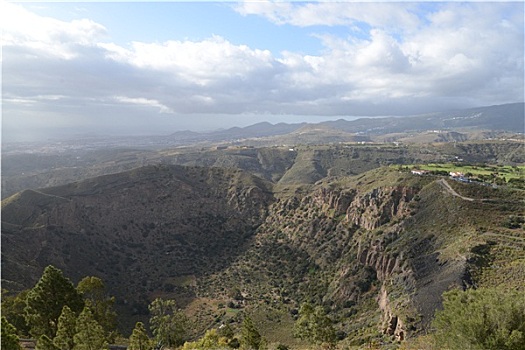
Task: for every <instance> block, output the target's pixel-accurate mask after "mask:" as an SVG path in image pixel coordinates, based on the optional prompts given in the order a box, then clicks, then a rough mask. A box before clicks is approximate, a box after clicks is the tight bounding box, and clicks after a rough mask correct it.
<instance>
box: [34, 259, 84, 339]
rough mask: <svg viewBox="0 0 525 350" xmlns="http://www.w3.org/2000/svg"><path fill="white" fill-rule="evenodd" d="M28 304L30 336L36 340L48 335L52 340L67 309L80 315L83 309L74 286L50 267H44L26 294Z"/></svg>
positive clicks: (57, 270)
mask: <svg viewBox="0 0 525 350" xmlns="http://www.w3.org/2000/svg"><path fill="white" fill-rule="evenodd" d="M26 303H27V305H26V308H25V317H26V320H27V323H28V324H29V326H30V327H31V330H30V333H31V335H32V336H33V337H36V338H39V337H40V336H41V335H47V336H48V337H49V338H50V339H53V338H54V337H55V335H56V332H57V325H58V318H59V317H60V314H61V313H62V308H63V307H64V306H66V305H67V306H68V307H69V308H70V309H71V310H72V311H73V312H75V313H77V314H78V313H80V312H81V311H82V308H83V307H84V301H83V300H82V296H81V295H80V294H79V293H78V292H77V290H76V289H75V287H74V286H73V283H71V281H70V280H69V279H68V278H66V277H64V275H63V274H62V271H61V270H59V269H57V268H56V267H54V266H51V265H50V266H48V267H46V268H45V270H44V273H43V274H42V277H41V278H40V280H39V281H38V282H37V284H36V285H35V287H34V288H33V289H31V290H30V291H29V292H28V293H27V298H26Z"/></svg>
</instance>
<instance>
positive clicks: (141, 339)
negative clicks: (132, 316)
mask: <svg viewBox="0 0 525 350" xmlns="http://www.w3.org/2000/svg"><path fill="white" fill-rule="evenodd" d="M128 349H129V350H153V341H152V340H151V339H150V338H149V337H148V333H147V332H146V329H145V328H144V324H143V323H142V322H137V323H136V324H135V328H133V332H131V336H130V337H129V346H128Z"/></svg>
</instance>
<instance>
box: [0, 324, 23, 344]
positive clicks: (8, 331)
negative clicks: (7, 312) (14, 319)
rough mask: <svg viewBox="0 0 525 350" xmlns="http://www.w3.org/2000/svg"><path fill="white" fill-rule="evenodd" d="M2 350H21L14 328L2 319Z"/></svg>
mask: <svg viewBox="0 0 525 350" xmlns="http://www.w3.org/2000/svg"><path fill="white" fill-rule="evenodd" d="M1 341H2V346H1V347H0V348H1V349H2V350H21V347H20V344H19V339H18V335H16V328H15V327H14V326H13V325H12V324H11V323H9V322H8V321H7V319H6V318H5V317H2V338H1Z"/></svg>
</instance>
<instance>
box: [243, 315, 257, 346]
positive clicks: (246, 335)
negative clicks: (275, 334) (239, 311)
mask: <svg viewBox="0 0 525 350" xmlns="http://www.w3.org/2000/svg"><path fill="white" fill-rule="evenodd" d="M261 340H262V337H261V334H260V333H259V331H258V330H257V328H256V327H255V325H254V324H253V321H252V319H251V318H250V316H246V317H245V318H244V320H243V321H242V329H241V347H242V348H243V349H246V350H248V349H252V350H257V349H259V346H260V345H261Z"/></svg>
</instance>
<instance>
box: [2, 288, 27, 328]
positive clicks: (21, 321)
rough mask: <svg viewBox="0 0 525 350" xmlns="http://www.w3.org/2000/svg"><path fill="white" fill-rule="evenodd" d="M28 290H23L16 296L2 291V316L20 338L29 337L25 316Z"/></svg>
mask: <svg viewBox="0 0 525 350" xmlns="http://www.w3.org/2000/svg"><path fill="white" fill-rule="evenodd" d="M28 292H29V290H24V291H22V292H20V293H18V294H17V295H9V292H8V291H7V290H5V289H2V316H4V317H5V318H6V319H7V321H8V322H9V323H11V324H12V325H13V326H14V327H15V328H16V331H17V334H18V335H20V336H26V337H27V336H28V335H29V325H28V324H27V321H26V318H25V317H24V314H25V311H24V309H25V307H26V298H27V293H28Z"/></svg>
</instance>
